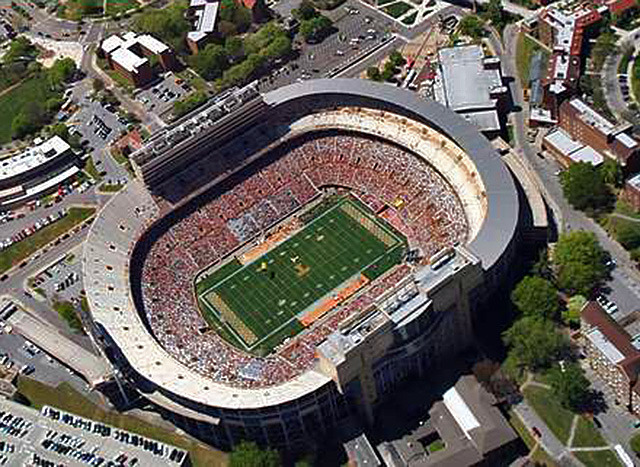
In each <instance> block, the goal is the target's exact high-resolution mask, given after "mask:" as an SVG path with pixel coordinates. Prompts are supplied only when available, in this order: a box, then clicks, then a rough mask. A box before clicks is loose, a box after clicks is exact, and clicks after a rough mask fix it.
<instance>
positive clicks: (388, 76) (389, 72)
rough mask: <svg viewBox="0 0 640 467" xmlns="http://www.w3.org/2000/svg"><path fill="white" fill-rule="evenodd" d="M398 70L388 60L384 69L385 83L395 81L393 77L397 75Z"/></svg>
mask: <svg viewBox="0 0 640 467" xmlns="http://www.w3.org/2000/svg"><path fill="white" fill-rule="evenodd" d="M397 72H398V70H397V69H396V67H395V65H394V64H393V62H392V61H391V60H387V61H386V62H385V64H384V68H383V69H382V75H381V78H382V80H383V81H393V77H394V76H395V75H396V73H397Z"/></svg>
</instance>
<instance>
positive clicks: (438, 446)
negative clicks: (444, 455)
mask: <svg viewBox="0 0 640 467" xmlns="http://www.w3.org/2000/svg"><path fill="white" fill-rule="evenodd" d="M443 449H444V442H443V441H442V440H441V439H437V440H435V441H434V442H433V443H431V444H430V445H429V446H427V450H428V451H429V452H430V453H432V452H438V451H442V450H443Z"/></svg>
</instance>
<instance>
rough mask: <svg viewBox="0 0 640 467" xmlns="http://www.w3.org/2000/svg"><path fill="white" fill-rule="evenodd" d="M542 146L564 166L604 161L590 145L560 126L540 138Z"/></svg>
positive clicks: (594, 163) (595, 163)
mask: <svg viewBox="0 0 640 467" xmlns="http://www.w3.org/2000/svg"><path fill="white" fill-rule="evenodd" d="M542 147H543V149H546V150H547V151H549V152H550V153H551V154H552V155H553V157H555V158H556V160H558V162H560V163H561V164H562V165H564V166H565V167H569V165H571V164H573V163H574V162H588V163H589V164H591V165H593V166H595V167H597V166H599V165H600V164H602V163H603V162H604V157H603V156H602V155H601V154H600V153H598V152H597V151H595V150H594V149H593V148H592V147H591V146H586V145H584V144H581V143H579V142H578V141H576V140H574V139H573V138H571V136H569V135H568V134H567V132H566V131H564V130H563V129H562V128H556V129H555V130H553V131H552V132H550V133H549V134H547V135H546V136H545V137H544V139H543V140H542Z"/></svg>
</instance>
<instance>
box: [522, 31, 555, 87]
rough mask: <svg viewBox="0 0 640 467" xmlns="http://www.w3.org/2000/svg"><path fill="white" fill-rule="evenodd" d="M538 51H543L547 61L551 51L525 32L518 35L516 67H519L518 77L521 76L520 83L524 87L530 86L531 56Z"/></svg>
mask: <svg viewBox="0 0 640 467" xmlns="http://www.w3.org/2000/svg"><path fill="white" fill-rule="evenodd" d="M538 51H542V53H543V55H544V61H546V60H547V59H548V57H549V53H548V52H547V51H545V50H544V49H543V48H542V47H541V46H540V44H538V43H537V42H536V41H534V40H533V39H531V38H530V37H528V36H527V35H525V34H524V33H520V35H519V36H518V44H517V50H516V67H517V68H518V77H519V78H520V83H521V84H522V87H523V88H528V87H529V68H530V66H531V57H533V55H534V54H535V53H536V52H538Z"/></svg>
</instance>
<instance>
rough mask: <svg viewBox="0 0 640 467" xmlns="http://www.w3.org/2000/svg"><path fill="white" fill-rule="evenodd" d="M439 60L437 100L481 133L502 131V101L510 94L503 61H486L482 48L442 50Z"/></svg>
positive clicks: (489, 59) (495, 59)
mask: <svg viewBox="0 0 640 467" xmlns="http://www.w3.org/2000/svg"><path fill="white" fill-rule="evenodd" d="M438 58H439V64H440V66H439V69H438V76H437V77H436V83H435V86H434V96H435V99H436V100H437V101H438V102H440V103H441V104H443V105H445V106H447V107H449V108H450V109H452V110H454V111H455V112H456V113H458V114H459V115H461V116H463V117H464V118H465V119H467V120H468V121H470V122H471V123H474V124H475V125H476V126H477V127H478V128H479V129H480V130H481V131H484V132H497V131H500V117H499V114H498V107H499V101H500V99H501V98H502V97H503V96H505V95H506V93H507V88H506V86H504V84H503V82H502V74H501V72H500V60H499V59H498V58H497V57H485V56H484V52H483V51H482V47H480V46H478V45H468V46H463V47H450V48H446V49H441V50H440V51H439V52H438Z"/></svg>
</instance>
